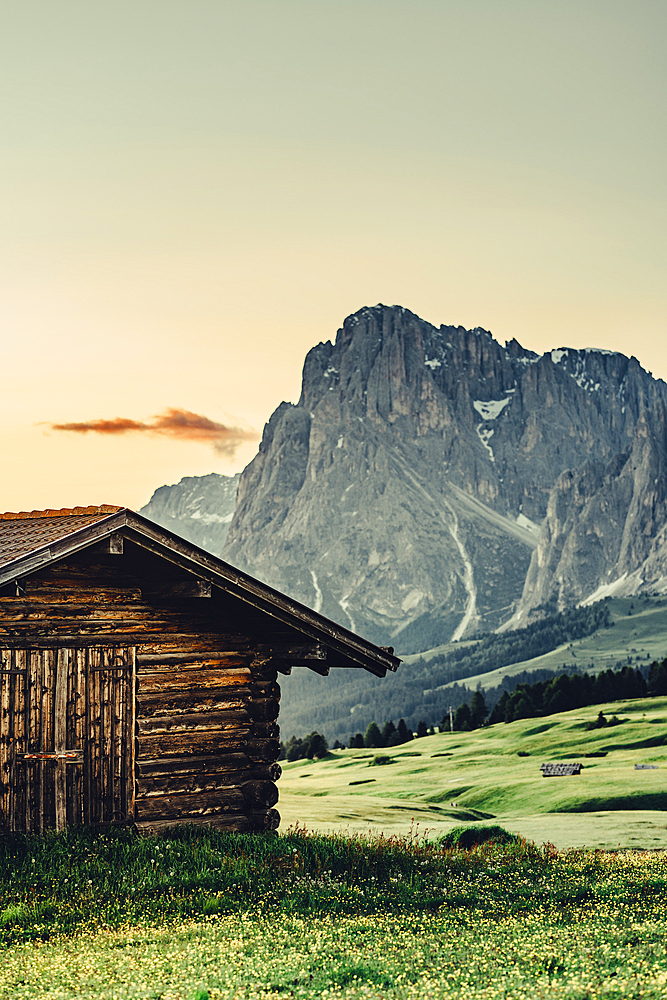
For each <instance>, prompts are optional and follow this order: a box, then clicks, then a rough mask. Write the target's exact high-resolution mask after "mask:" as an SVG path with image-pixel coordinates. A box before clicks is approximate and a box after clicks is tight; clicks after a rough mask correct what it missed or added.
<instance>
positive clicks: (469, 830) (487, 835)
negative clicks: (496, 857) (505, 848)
mask: <svg viewBox="0 0 667 1000" xmlns="http://www.w3.org/2000/svg"><path fill="white" fill-rule="evenodd" d="M521 839H522V838H521V837H517V835H516V834H514V833H509V832H508V831H507V830H503V828H502V826H457V827H455V828H454V829H453V830H450V831H449V833H446V834H445V835H444V837H441V838H440V840H439V841H438V843H439V845H440V847H443V848H459V849H460V850H464V851H468V850H470V848H471V847H479V846H480V844H489V843H494V844H499V845H506V844H519V843H521Z"/></svg>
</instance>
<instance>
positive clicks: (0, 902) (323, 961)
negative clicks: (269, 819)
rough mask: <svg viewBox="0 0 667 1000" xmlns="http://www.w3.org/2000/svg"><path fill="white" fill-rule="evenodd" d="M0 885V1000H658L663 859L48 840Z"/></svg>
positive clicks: (16, 857) (330, 839) (124, 836)
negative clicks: (465, 999) (316, 999)
mask: <svg viewBox="0 0 667 1000" xmlns="http://www.w3.org/2000/svg"><path fill="white" fill-rule="evenodd" d="M503 840H504V842H502V841H503ZM65 873H68V874H67V875H65ZM0 886H1V887H2V893H3V898H2V899H0V934H1V936H2V938H3V939H4V944H3V945H2V948H3V953H2V961H0V996H2V997H3V998H5V997H6V998H10V997H11V998H23V1000H28V998H30V1000H33V998H35V1000H36V998H44V1000H56V998H58V1000H60V998H63V1000H64V998H104V1000H140V998H141V1000H144V998H153V1000H158V998H160V1000H233V998H235V1000H241V998H244V1000H245V998H247V1000H254V998H258V1000H259V998H268V997H276V996H285V997H291V996H298V997H307V998H314V997H341V998H349V1000H357V998H362V997H365V998H371V1000H389V998H396V1000H403V998H405V1000H412V998H415V1000H416V998H418V997H419V998H433V1000H445V998H452V1000H453V998H458V997H468V996H474V997H484V998H489V1000H491V998H496V997H498V998H500V997H504V998H507V1000H519V998H532V997H545V998H546V997H556V998H560V997H563V998H582V1000H583V998H589V1000H591V998H597V997H616V996H618V997H620V996H624V997H637V998H639V997H645V998H649V997H666V996H667V954H666V952H665V946H664V936H665V932H664V927H665V920H666V919H667V891H666V890H667V861H666V859H665V856H664V854H662V853H661V852H644V853H636V852H628V853H615V854H610V853H603V852H569V853H562V852H557V851H556V850H555V849H553V848H552V847H549V846H544V847H542V848H537V847H535V846H534V845H531V844H527V843H526V842H525V841H522V840H520V839H517V838H515V839H509V838H501V839H498V840H496V841H495V842H494V841H493V840H491V841H489V842H487V843H484V844H481V845H479V846H473V847H470V848H464V847H451V846H448V845H447V844H443V843H437V842H434V841H432V840H431V841H427V840H424V839H423V838H422V839H419V838H411V839H402V840H401V839H398V838H382V837H376V838H368V837H366V838H362V837H343V836H340V835H338V836H336V835H329V836H314V835H308V834H306V833H305V832H303V831H291V832H288V833H286V834H282V835H276V836H272V837H252V836H249V835H238V836H230V835H224V834H218V833H216V832H215V831H212V830H205V829H201V828H200V829H194V828H188V829H184V830H181V831H172V832H171V833H170V835H169V836H168V837H161V838H158V837H152V838H144V839H140V838H138V837H136V836H133V835H132V834H131V833H130V832H128V831H117V832H115V833H113V834H107V835H95V834H92V833H78V834H75V833H65V834H62V835H59V836H54V837H50V838H48V837H47V838H28V839H19V840H15V841H14V842H13V843H12V845H11V846H10V847H7V845H5V850H4V853H3V856H2V881H1V882H0ZM91 886H92V887H91Z"/></svg>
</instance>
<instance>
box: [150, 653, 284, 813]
mask: <svg viewBox="0 0 667 1000" xmlns="http://www.w3.org/2000/svg"><path fill="white" fill-rule="evenodd" d="M171 659H172V657H170V656H169V655H168V654H167V655H166V656H165V655H162V656H160V655H157V654H146V653H144V654H142V655H141V656H139V665H138V671H137V808H136V817H137V824H138V825H139V826H140V827H141V826H148V827H154V826H155V825H164V824H165V823H178V822H181V823H182V822H198V821H200V822H207V823H214V824H215V825H217V826H224V827H229V828H231V829H235V830H240V829H257V828H259V829H266V828H274V827H275V826H277V825H278V818H279V817H278V814H277V813H276V811H275V810H274V809H272V808H271V807H272V806H274V805H275V803H276V801H277V799H278V791H277V789H276V786H275V784H274V782H275V781H276V779H277V778H278V776H279V774H280V766H279V765H278V764H275V763H273V760H274V758H275V743H276V740H277V736H278V727H277V725H276V723H275V719H276V716H277V714H278V697H279V688H278V685H277V684H276V679H275V678H276V672H275V669H274V670H271V669H270V668H269V667H268V666H267V664H266V663H265V658H262V657H254V656H253V654H252V653H236V652H233V651H228V652H226V651H215V652H211V653H208V654H207V655H205V656H202V655H201V654H196V653H193V654H190V655H189V656H184V657H183V658H182V659H181V660H180V661H179V662H177V663H170V662H169V661H170V660H171Z"/></svg>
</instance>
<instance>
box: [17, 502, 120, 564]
mask: <svg viewBox="0 0 667 1000" xmlns="http://www.w3.org/2000/svg"><path fill="white" fill-rule="evenodd" d="M124 509H125V508H123V507H114V506H112V505H111V504H102V505H101V506H99V507H71V508H70V507H63V508H61V509H60V510H31V511H24V510H23V511H20V512H19V513H14V512H12V511H8V512H7V513H5V514H0V566H2V565H4V564H5V563H9V562H12V560H14V559H19V558H20V557H21V556H26V555H28V554H29V553H30V552H34V551H35V549H41V548H42V547H43V546H44V545H48V544H49V543H50V542H55V541H57V540H58V539H59V538H64V537H65V535H70V534H72V532H74V531H78V530H79V528H85V527H86V526H87V525H89V524H94V523H95V521H100V520H102V518H105V517H108V516H109V515H110V514H116V513H117V512H118V511H119V510H124Z"/></svg>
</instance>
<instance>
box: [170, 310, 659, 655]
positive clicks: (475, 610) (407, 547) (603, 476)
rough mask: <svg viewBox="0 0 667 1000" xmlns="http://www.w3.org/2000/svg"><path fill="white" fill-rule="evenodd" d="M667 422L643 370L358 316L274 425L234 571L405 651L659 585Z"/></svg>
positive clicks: (254, 478) (250, 476)
mask: <svg viewBox="0 0 667 1000" xmlns="http://www.w3.org/2000/svg"><path fill="white" fill-rule="evenodd" d="M666 404H667V386H666V385H665V383H664V382H661V381H659V380H656V379H654V378H653V377H652V376H651V374H650V373H648V372H646V371H645V370H644V369H643V368H642V367H641V365H640V364H639V362H638V361H637V360H636V359H635V358H628V357H625V356H624V355H622V354H618V353H613V352H609V351H598V350H593V349H588V350H572V349H568V348H559V349H557V350H553V351H549V352H547V353H546V354H544V355H541V356H539V355H537V354H535V353H533V352H531V351H527V350H525V349H524V348H523V347H522V346H521V345H520V344H519V343H518V342H517V341H516V340H511V341H509V342H507V343H506V344H505V345H504V346H503V345H501V344H499V343H498V342H497V341H496V340H495V339H494V338H493V337H492V335H491V334H490V333H489V332H488V331H486V330H483V329H480V328H476V329H474V330H466V329H464V328H463V327H460V326H459V327H454V326H440V327H436V326H433V325H432V324H430V323H428V322H426V321H424V320H422V319H420V318H419V317H418V316H416V315H414V314H413V313H411V312H409V311H408V310H406V309H404V308H402V307H399V306H383V305H378V306H375V307H373V308H365V309H362V310H360V311H359V312H357V313H355V314H354V315H352V316H349V317H348V318H347V319H346V320H345V322H344V324H343V326H342V328H341V329H340V330H339V331H338V334H337V337H336V340H335V343H331V342H326V343H321V344H318V345H317V346H316V347H314V348H313V349H312V350H311V351H310V352H309V353H308V355H307V357H306V361H305V364H304V369H303V381H302V390H301V396H300V399H299V401H298V403H297V404H296V405H292V404H290V403H282V404H281V405H280V406H279V407H278V409H277V410H276V411H275V412H274V414H273V415H272V416H271V418H270V420H269V422H268V424H267V425H266V427H265V429H264V434H263V438H262V442H261V444H260V447H259V451H258V454H257V456H256V457H255V458H254V459H253V461H252V462H251V463H250V465H249V466H248V467H247V468H246V469H245V470H244V472H243V473H242V475H241V479H240V482H239V487H238V501H237V506H236V510H235V513H234V517H233V520H232V523H231V527H230V531H229V536H228V538H227V542H226V545H225V548H224V551H223V557H224V558H225V559H227V560H228V561H229V562H231V563H233V564H234V565H236V566H239V567H240V568H241V569H245V570H247V571H248V572H250V573H252V574H253V575H255V576H258V577H259V578H260V579H262V580H264V581H265V582H266V583H268V584H270V585H271V586H274V587H276V588H278V589H279V590H282V591H285V592H286V593H288V594H290V596H292V597H294V598H296V599H298V600H300V601H302V602H303V603H304V604H307V605H309V606H311V607H313V608H315V609H316V610H318V611H321V612H322V613H323V614H325V615H327V616H328V617H330V618H332V619H334V620H335V621H338V622H340V623H342V624H344V625H346V626H348V627H350V628H352V629H354V630H356V631H359V632H360V633H362V634H363V635H365V636H367V637H368V638H370V639H371V640H374V641H376V642H379V643H382V644H389V643H391V644H392V645H394V646H396V647H397V649H398V650H399V652H403V653H408V652H413V651H419V650H422V649H426V648H428V647H429V646H434V645H436V644H437V643H441V642H444V641H447V640H449V639H452V638H453V639H460V638H463V637H465V636H469V635H470V634H473V633H475V632H478V631H488V630H491V629H496V628H498V627H499V626H501V625H503V624H506V623H507V622H508V621H518V619H519V617H520V616H521V615H527V614H528V613H529V612H530V610H531V609H532V608H534V607H535V606H536V605H540V604H542V603H544V602H549V601H551V602H554V601H555V603H556V605H557V606H559V607H563V606H565V605H566V604H567V603H569V602H571V601H579V600H585V599H587V598H590V597H591V595H593V594H594V592H595V591H596V590H597V589H598V588H599V587H600V586H601V585H602V584H604V585H605V586H608V585H609V584H610V583H612V582H613V580H615V579H616V575H618V576H622V575H623V573H625V574H626V577H625V578H624V579H628V578H629V576H630V574H632V573H635V572H636V571H637V570H638V569H639V568H640V566H647V567H650V568H651V573H652V574H653V575H652V579H655V580H658V578H659V576H660V572H661V568H662V567H663V566H664V563H665V562H666V561H667V560H666V559H665V558H664V554H663V553H664V551H665V550H664V546H663V538H664V531H663V528H664V524H665V514H664V510H665V486H664V471H663V470H664V453H665V436H664V433H665V420H664V414H665V410H666ZM661 477H662V478H661ZM158 492H159V491H158ZM542 522H544V526H543V528H542V533H540V525H541V524H542ZM589 543H591V545H589ZM637 579H638V577H637ZM524 620H525V619H524Z"/></svg>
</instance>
